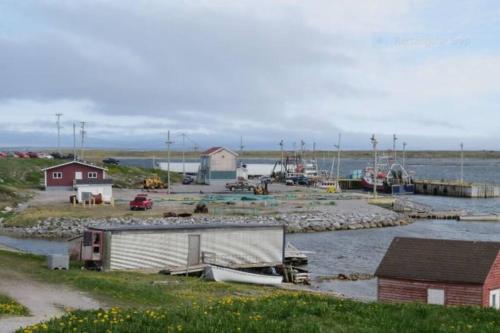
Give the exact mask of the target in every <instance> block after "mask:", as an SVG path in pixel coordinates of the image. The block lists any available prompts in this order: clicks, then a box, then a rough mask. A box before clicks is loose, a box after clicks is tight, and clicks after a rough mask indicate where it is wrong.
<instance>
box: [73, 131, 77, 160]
mask: <svg viewBox="0 0 500 333" xmlns="http://www.w3.org/2000/svg"><path fill="white" fill-rule="evenodd" d="M76 160H77V158H76V124H75V123H74V122H73V161H76Z"/></svg>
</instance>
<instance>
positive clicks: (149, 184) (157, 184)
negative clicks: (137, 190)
mask: <svg viewBox="0 0 500 333" xmlns="http://www.w3.org/2000/svg"><path fill="white" fill-rule="evenodd" d="M167 187H168V186H167V184H165V182H164V181H163V180H162V179H161V178H160V177H159V176H157V175H153V176H151V177H149V178H146V179H144V183H143V188H144V189H145V190H157V189H165V188H167Z"/></svg>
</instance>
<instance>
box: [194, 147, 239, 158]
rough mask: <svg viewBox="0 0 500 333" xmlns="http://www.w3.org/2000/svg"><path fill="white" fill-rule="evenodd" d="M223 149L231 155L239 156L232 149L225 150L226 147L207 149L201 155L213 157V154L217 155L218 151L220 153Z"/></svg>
mask: <svg viewBox="0 0 500 333" xmlns="http://www.w3.org/2000/svg"><path fill="white" fill-rule="evenodd" d="M222 149H224V150H227V151H228V152H229V153H231V154H233V155H234V156H238V154H237V153H235V152H234V151H232V150H231V149H227V148H224V147H212V148H210V149H207V150H205V151H204V152H202V153H201V155H202V156H203V155H205V156H207V155H212V154H214V153H216V152H218V151H220V150H222Z"/></svg>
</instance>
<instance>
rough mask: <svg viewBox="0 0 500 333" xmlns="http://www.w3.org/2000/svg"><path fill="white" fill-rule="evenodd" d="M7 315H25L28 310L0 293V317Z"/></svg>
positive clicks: (27, 313)
mask: <svg viewBox="0 0 500 333" xmlns="http://www.w3.org/2000/svg"><path fill="white" fill-rule="evenodd" d="M4 315H8V316H27V315H29V311H28V309H27V308H26V307H24V306H22V305H21V304H19V303H17V302H16V301H14V300H13V299H12V298H10V297H7V296H5V295H2V294H0V317H1V316H4Z"/></svg>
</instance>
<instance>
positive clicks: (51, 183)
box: [42, 161, 107, 189]
mask: <svg viewBox="0 0 500 333" xmlns="http://www.w3.org/2000/svg"><path fill="white" fill-rule="evenodd" d="M42 171H43V172H44V173H45V189H73V187H74V185H75V184H76V181H77V180H81V181H87V180H88V181H91V182H92V181H98V180H103V179H106V178H107V175H106V171H107V169H106V168H102V167H99V166H96V165H93V164H89V163H85V162H80V161H71V162H67V163H63V164H59V165H54V166H52V167H49V168H45V169H43V170H42Z"/></svg>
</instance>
